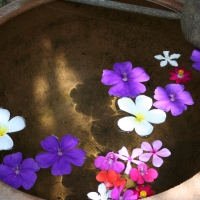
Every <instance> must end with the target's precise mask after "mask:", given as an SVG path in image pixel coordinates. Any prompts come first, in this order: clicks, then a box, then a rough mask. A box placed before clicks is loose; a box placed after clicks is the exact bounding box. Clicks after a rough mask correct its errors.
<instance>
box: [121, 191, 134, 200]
mask: <svg viewBox="0 0 200 200" xmlns="http://www.w3.org/2000/svg"><path fill="white" fill-rule="evenodd" d="M137 199H138V198H137V194H134V192H133V190H126V191H125V192H124V194H123V197H122V200H137Z"/></svg>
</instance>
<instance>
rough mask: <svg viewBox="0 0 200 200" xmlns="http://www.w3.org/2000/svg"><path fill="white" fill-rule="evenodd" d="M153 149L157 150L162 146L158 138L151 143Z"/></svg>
mask: <svg viewBox="0 0 200 200" xmlns="http://www.w3.org/2000/svg"><path fill="white" fill-rule="evenodd" d="M152 146H153V149H154V151H158V150H159V149H160V148H161V147H162V142H161V141H160V140H155V141H153V143H152Z"/></svg>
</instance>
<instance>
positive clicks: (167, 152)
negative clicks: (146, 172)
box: [156, 148, 171, 157]
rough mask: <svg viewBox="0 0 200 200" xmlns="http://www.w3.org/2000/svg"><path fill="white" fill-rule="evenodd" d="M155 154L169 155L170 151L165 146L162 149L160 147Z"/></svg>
mask: <svg viewBox="0 0 200 200" xmlns="http://www.w3.org/2000/svg"><path fill="white" fill-rule="evenodd" d="M156 154H157V155H158V156H161V157H168V156H170V155H171V152H170V151H169V150H168V149H167V148H164V149H161V150H160V151H158V152H156Z"/></svg>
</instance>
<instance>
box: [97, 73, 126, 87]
mask: <svg viewBox="0 0 200 200" xmlns="http://www.w3.org/2000/svg"><path fill="white" fill-rule="evenodd" d="M119 81H122V77H121V76H120V75H119V74H116V73H115V72H113V71H111V70H103V74H102V79H101V82H102V83H103V84H104V85H114V84H116V83H117V82H119Z"/></svg>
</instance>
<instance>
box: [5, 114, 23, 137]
mask: <svg viewBox="0 0 200 200" xmlns="http://www.w3.org/2000/svg"><path fill="white" fill-rule="evenodd" d="M7 126H8V127H9V131H8V132H9V133H12V132H17V131H21V130H22V129H24V128H25V127H26V123H25V119H24V118H23V117H20V116H16V117H13V118H12V119H11V120H10V121H9V122H8V123H7Z"/></svg>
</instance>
